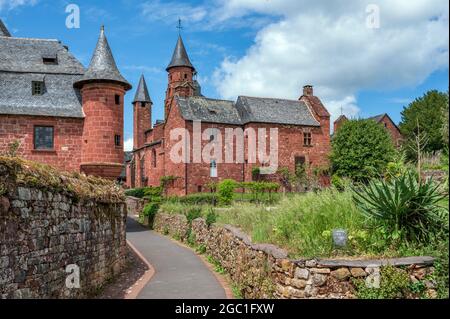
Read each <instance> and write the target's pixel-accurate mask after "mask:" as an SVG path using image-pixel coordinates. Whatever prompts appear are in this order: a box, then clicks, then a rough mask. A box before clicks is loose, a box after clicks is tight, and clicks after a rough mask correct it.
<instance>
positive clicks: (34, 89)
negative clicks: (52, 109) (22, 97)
mask: <svg viewBox="0 0 450 319" xmlns="http://www.w3.org/2000/svg"><path fill="white" fill-rule="evenodd" d="M31 93H32V94H33V95H43V94H44V82H40V81H33V82H31Z"/></svg>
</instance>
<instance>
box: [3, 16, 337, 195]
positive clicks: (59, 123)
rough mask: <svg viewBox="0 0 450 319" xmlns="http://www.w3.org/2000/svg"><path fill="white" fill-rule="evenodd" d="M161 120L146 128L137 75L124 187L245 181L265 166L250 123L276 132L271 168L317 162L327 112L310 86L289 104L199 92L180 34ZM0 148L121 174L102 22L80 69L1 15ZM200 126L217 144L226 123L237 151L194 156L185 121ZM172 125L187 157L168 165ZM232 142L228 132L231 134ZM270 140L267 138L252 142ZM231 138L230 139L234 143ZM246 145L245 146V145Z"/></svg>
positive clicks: (325, 147)
mask: <svg viewBox="0 0 450 319" xmlns="http://www.w3.org/2000/svg"><path fill="white" fill-rule="evenodd" d="M167 72H168V87H167V91H166V98H165V102H164V114H165V118H164V120H162V121H156V124H155V125H154V126H152V116H151V115H152V114H151V113H152V107H153V103H152V100H151V98H150V96H149V94H148V89H147V84H146V83H145V79H144V77H143V76H142V78H141V80H140V83H139V86H138V88H137V90H136V94H135V98H134V100H133V111H134V149H133V152H132V154H127V155H131V156H129V158H128V160H127V165H126V179H127V186H128V187H139V186H147V185H159V184H160V180H161V178H162V177H164V176H173V177H176V180H175V181H174V182H173V184H172V185H171V187H170V194H179V195H183V194H188V193H193V192H201V191H205V190H206V185H207V184H208V183H210V182H216V181H220V180H222V179H225V178H232V179H234V180H237V181H249V180H251V179H252V177H253V174H252V172H253V170H254V168H255V167H263V168H264V167H266V166H267V165H268V163H267V162H266V161H261V160H259V158H258V159H257V161H253V160H252V158H249V153H250V152H249V150H250V149H251V148H252V143H250V141H251V138H250V137H251V136H249V135H248V132H249V131H250V129H254V130H256V131H258V129H267V132H269V130H270V129H274V128H276V129H278V134H277V138H278V149H277V150H278V156H277V161H278V163H277V165H278V166H277V167H286V168H288V169H289V170H291V171H292V172H293V171H294V170H295V167H296V165H298V164H307V165H309V166H310V167H321V166H326V165H327V164H328V163H327V159H328V153H329V151H330V115H329V113H328V111H327V110H326V108H325V107H324V106H323V104H322V103H321V101H320V100H319V98H317V97H316V96H314V94H313V88H312V86H305V87H304V89H303V94H302V95H301V97H300V98H299V99H298V100H287V99H276V98H262V97H246V96H240V97H239V98H238V99H237V101H225V100H217V99H211V98H206V97H204V96H203V95H202V93H201V88H200V85H199V83H198V82H197V81H196V70H195V67H194V66H193V65H192V63H191V62H190V60H189V57H188V54H187V52H186V49H185V47H184V44H183V41H182V39H181V37H180V38H179V39H178V42H177V45H176V47H175V51H174V53H173V57H172V60H171V62H170V64H169V66H168V67H167ZM0 87H1V90H0V154H1V153H5V152H7V151H8V149H9V148H10V145H11V144H12V143H14V142H19V144H20V147H19V152H18V154H19V155H20V156H22V157H24V158H26V159H30V160H34V161H38V162H43V163H47V164H50V165H53V166H55V167H58V168H60V169H63V170H67V171H77V172H84V173H86V174H92V175H97V176H103V177H107V178H110V179H117V178H119V176H120V175H121V172H122V174H124V173H123V168H124V166H123V162H124V152H123V110H124V109H123V108H124V105H123V101H124V95H125V93H126V91H128V90H130V89H131V85H130V84H129V83H128V82H127V81H126V80H125V79H124V78H123V77H122V75H121V74H120V72H119V70H118V68H117V66H116V63H115V61H114V58H113V55H112V52H111V49H110V47H109V44H108V41H107V39H106V36H105V33H104V30H103V28H102V30H101V32H100V37H99V40H98V43H97V46H96V49H95V51H94V54H93V57H92V60H91V63H90V65H89V67H88V68H87V69H85V68H84V67H83V66H82V64H81V63H80V62H79V61H78V60H77V59H76V58H75V57H74V56H73V55H72V54H71V53H70V52H69V50H68V48H67V47H65V46H64V45H62V44H61V42H59V41H57V40H47V39H27V38H15V37H12V36H11V34H10V33H9V32H8V30H7V29H6V27H5V26H4V25H3V23H1V21H0ZM197 122H201V126H202V131H205V130H206V129H210V131H211V132H212V133H210V137H211V138H210V137H208V138H206V139H203V140H201V141H200V143H201V149H203V148H204V147H205V146H207V145H208V144H209V143H211V141H214V142H217V141H219V140H220V141H222V139H224V137H225V136H226V130H227V129H241V130H242V131H245V132H246V134H247V135H245V137H244V138H245V140H244V141H243V144H242V145H240V146H239V144H238V143H236V145H234V144H233V145H232V146H230V145H227V144H226V143H223V149H222V151H223V153H226V151H229V149H230V147H231V148H233V152H234V154H236V153H237V152H238V147H239V148H240V149H241V150H242V151H243V157H242V158H240V159H238V158H237V155H236V157H235V158H232V159H231V161H230V160H228V161H223V159H220V158H213V159H210V160H209V161H207V162H203V161H202V162H195V161H194V160H193V159H194V157H195V155H196V154H193V153H194V152H193V144H194V141H193V139H194V135H195V132H194V126H195V123H197ZM176 129H184V130H185V131H186V132H188V133H189V135H190V140H187V141H186V146H188V149H189V155H188V156H187V157H186V160H185V161H184V162H182V163H179V162H174V161H173V159H172V158H171V151H172V150H173V148H174V147H176V146H177V144H179V141H177V140H176V139H173V138H172V137H171V133H172V132H173V131H174V130H176ZM235 139H236V140H237V137H236V138H235ZM256 140H257V142H258V143H259V142H260V141H265V142H266V150H268V149H269V148H270V145H271V135H269V134H267V135H263V136H262V137H261V136H258V137H257V138H256V139H255V142H256ZM233 142H234V141H233ZM253 144H254V143H253Z"/></svg>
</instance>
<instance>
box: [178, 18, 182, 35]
mask: <svg viewBox="0 0 450 319" xmlns="http://www.w3.org/2000/svg"><path fill="white" fill-rule="evenodd" d="M177 29H178V34H181V30H183V26H182V25H181V19H180V18H178V26H177Z"/></svg>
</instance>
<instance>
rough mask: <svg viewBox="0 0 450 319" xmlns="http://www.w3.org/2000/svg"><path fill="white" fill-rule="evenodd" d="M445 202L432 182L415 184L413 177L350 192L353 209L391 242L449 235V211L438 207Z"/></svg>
mask: <svg viewBox="0 0 450 319" xmlns="http://www.w3.org/2000/svg"><path fill="white" fill-rule="evenodd" d="M445 198H446V194H444V193H442V192H441V191H440V185H438V184H437V183H435V182H434V181H433V180H432V179H430V180H428V181H425V182H418V181H417V180H416V178H415V176H414V175H413V174H412V173H406V174H404V175H402V176H400V177H398V178H394V179H392V180H390V181H384V180H380V181H371V182H369V184H368V185H366V186H361V187H359V188H354V189H353V200H354V202H355V204H356V206H357V207H358V208H359V209H360V210H361V211H362V212H363V213H364V214H365V215H366V216H367V217H369V218H370V219H371V220H372V221H375V225H377V226H379V227H383V228H384V232H385V233H386V234H389V235H390V236H392V239H399V240H408V241H416V242H419V241H422V242H423V241H428V240H430V239H431V238H432V237H433V236H436V234H441V233H442V232H448V223H447V222H446V219H447V218H448V209H447V208H444V207H442V206H441V205H440V204H439V203H440V202H441V201H442V200H444V199H445ZM447 220H448V219H447Z"/></svg>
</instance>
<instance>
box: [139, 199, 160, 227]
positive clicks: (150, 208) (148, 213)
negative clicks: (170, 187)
mask: <svg viewBox="0 0 450 319" xmlns="http://www.w3.org/2000/svg"><path fill="white" fill-rule="evenodd" d="M158 210H159V204H157V203H149V204H147V205H145V207H144V209H143V210H142V213H141V215H142V216H144V217H148V223H149V225H150V227H152V226H153V221H154V219H155V216H156V213H158Z"/></svg>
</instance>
